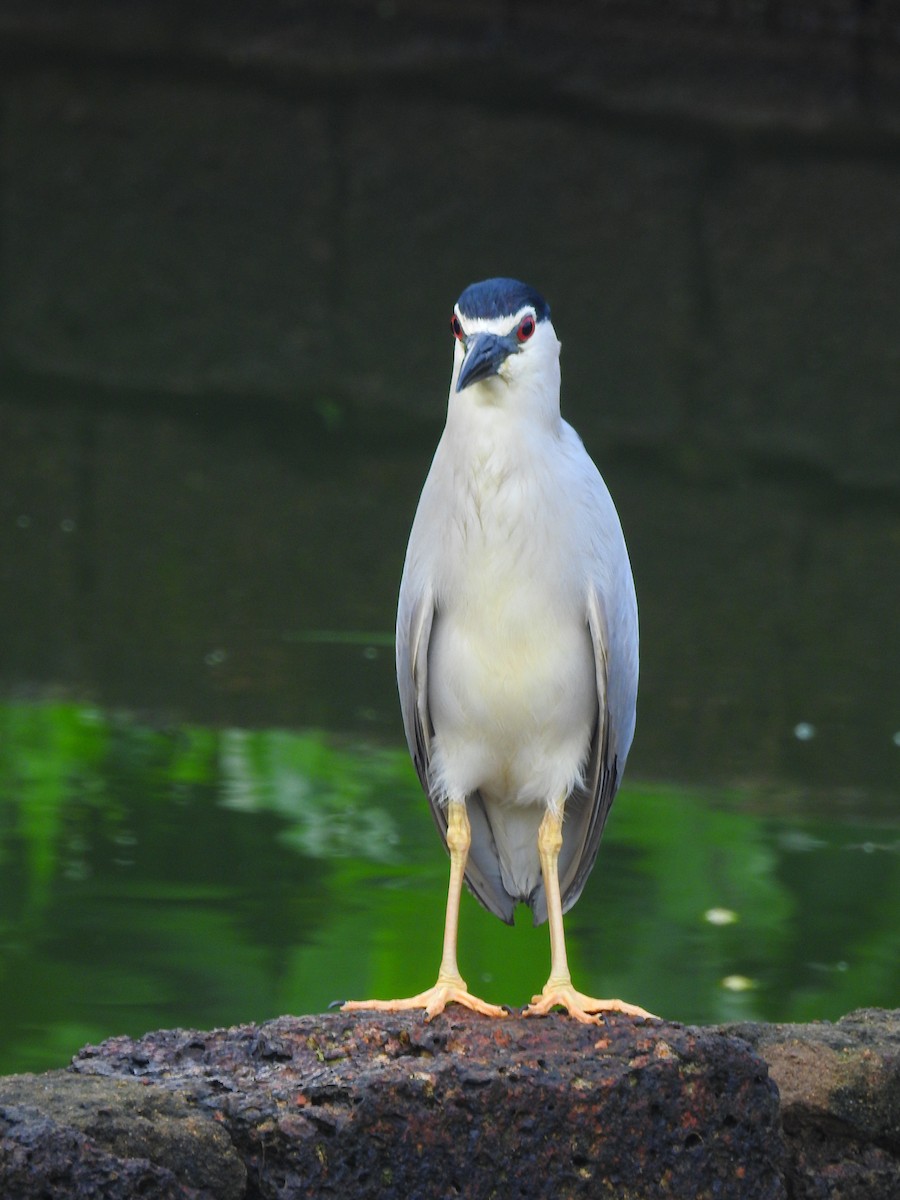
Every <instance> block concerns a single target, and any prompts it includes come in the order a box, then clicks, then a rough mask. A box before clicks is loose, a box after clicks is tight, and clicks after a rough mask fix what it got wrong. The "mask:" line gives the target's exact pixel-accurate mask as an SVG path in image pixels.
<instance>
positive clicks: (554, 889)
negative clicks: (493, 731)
mask: <svg viewBox="0 0 900 1200" xmlns="http://www.w3.org/2000/svg"><path fill="white" fill-rule="evenodd" d="M561 848H562V807H560V809H559V811H554V810H553V809H549V808H548V809H547V812H546V813H545V815H544V819H543V821H541V827H540V829H539V830H538V853H539V854H540V856H541V873H542V875H543V877H544V891H545V892H546V895H547V922H548V924H549V926H550V978H549V979H548V980H547V982H546V983H545V984H544V988H543V991H542V992H541V994H540V995H539V996H533V997H532V1000H531V1003H530V1004H529V1005H528V1007H527V1008H526V1009H525V1016H526V1017H542V1016H546V1014H547V1013H549V1012H550V1010H551V1009H552V1008H555V1007H557V1006H562V1007H563V1008H565V1009H568V1011H569V1014H570V1015H571V1016H573V1017H574V1018H575V1020H576V1021H583V1022H585V1023H586V1024H592V1025H599V1024H600V1018H599V1017H598V1016H597V1015H596V1014H597V1013H602V1012H620V1013H625V1014H627V1015H628V1016H630V1017H652V1015H653V1014H652V1013H648V1012H647V1011H646V1010H645V1009H643V1008H638V1007H637V1005H635V1004H625V1002H624V1001H622V1000H595V999H594V998H593V997H592V996H585V995H584V993H583V992H579V991H576V990H575V988H574V987H573V986H572V977H571V975H570V974H569V960H568V957H567V955H566V935H565V931H564V929H563V914H562V900H561V898H560V894H559V870H558V864H559V852H560V849H561Z"/></svg>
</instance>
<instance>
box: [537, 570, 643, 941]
mask: <svg viewBox="0 0 900 1200" xmlns="http://www.w3.org/2000/svg"><path fill="white" fill-rule="evenodd" d="M625 564H626V568H627V573H626V574H625V575H624V576H622V578H621V579H620V581H619V583H620V592H619V594H620V604H619V607H618V609H617V610H616V611H614V612H613V613H611V614H610V613H608V612H607V611H606V609H605V607H604V604H603V599H602V591H601V590H600V589H599V588H598V587H596V586H595V587H592V588H591V590H590V592H589V595H588V628H589V630H590V634H591V644H592V645H593V648H594V665H595V671H596V678H597V720H596V723H595V725H594V730H593V733H592V735H591V744H590V750H589V754H588V761H587V765H586V767H585V772H584V784H583V786H580V787H577V788H576V789H575V790H574V791H573V792H572V795H571V796H570V797H569V798H568V800H567V801H566V807H565V814H564V819H563V845H562V849H561V851H560V856H559V886H560V892H561V895H562V907H563V912H568V910H569V909H570V908H571V907H572V905H573V904H574V903H575V902H576V901H577V899H578V897H579V896H580V895H581V892H582V890H583V888H584V885H585V883H586V882H587V878H588V876H589V875H590V873H591V870H592V868H593V866H594V862H595V860H596V858H597V851H598V850H599V848H600V838H601V837H602V835H603V828H604V826H605V824H606V818H607V817H608V816H609V810H610V808H611V807H612V802H613V800H614V799H615V795H616V791H617V789H618V787H619V783H620V782H621V779H622V772H623V770H624V768H625V759H626V758H627V756H628V750H629V748H630V746H631V739H632V737H633V735H634V719H635V703H636V699H637V674H638V628H637V606H636V602H635V599H634V585H633V583H632V580H631V568H630V566H628V565H627V555H626V557H625ZM532 909H533V912H534V922H535V924H536V925H539V924H540V923H541V922H542V921H545V920H546V919H547V898H546V895H545V893H544V889H543V887H541V888H539V889H538V891H537V894H536V895H535V897H534V901H533V903H532Z"/></svg>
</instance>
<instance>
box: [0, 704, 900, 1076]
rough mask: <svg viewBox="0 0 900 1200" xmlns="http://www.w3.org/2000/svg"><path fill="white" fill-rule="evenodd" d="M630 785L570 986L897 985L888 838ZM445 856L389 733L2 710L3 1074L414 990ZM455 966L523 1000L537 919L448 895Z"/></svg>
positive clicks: (720, 1008) (746, 996)
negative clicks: (348, 736)
mask: <svg viewBox="0 0 900 1200" xmlns="http://www.w3.org/2000/svg"><path fill="white" fill-rule="evenodd" d="M756 799H757V798H756V797H754V796H753V795H750V794H741V793H730V794H728V795H723V794H714V795H700V794H698V793H696V792H690V791H687V790H684V789H680V788H676V787H668V786H656V785H654V786H652V787H651V786H646V785H642V784H640V782H637V783H635V782H632V783H630V784H627V785H626V787H625V788H624V789H623V791H622V793H621V795H620V797H619V799H618V800H617V802H616V805H615V808H614V810H613V814H612V817H611V820H610V823H609V826H608V831H607V834H606V836H605V839H604V843H603V846H602V847H601V852H600V857H599V859H598V862H597V866H596V868H595V871H594V874H593V876H592V878H591V880H590V882H589V884H588V887H587V889H586V891H585V893H584V896H583V897H582V899H581V901H580V902H579V904H578V905H577V906H576V908H575V909H574V910H573V911H572V912H571V914H570V915H569V917H568V918H567V920H568V925H569V930H570V934H571V952H572V966H573V971H574V972H575V974H576V982H577V983H578V984H579V985H580V986H582V987H583V988H584V989H585V990H586V991H589V992H594V993H595V994H605V995H619V996H622V997H623V998H624V999H628V1000H632V1001H634V1002H636V1003H640V1004H642V1005H644V1006H646V1007H648V1008H650V1009H651V1010H653V1011H655V1012H659V1013H661V1014H663V1015H665V1016H667V1017H671V1018H675V1019H679V1020H683V1021H696V1022H703V1021H719V1020H728V1019H742V1018H754V1017H760V1018H765V1019H778V1020H801V1019H808V1018H811V1017H835V1016H838V1015H840V1014H841V1013H843V1012H845V1011H848V1010H850V1009H852V1008H854V1007H857V1006H860V1005H867V1004H881V1005H891V1004H895V1003H896V1002H897V997H898V994H900V967H898V963H900V932H898V929H897V923H896V920H895V919H894V917H893V914H895V913H896V912H897V911H900V830H897V829H896V828H894V829H891V828H884V827H880V826H876V825H873V824H867V823H866V822H864V821H862V820H859V821H856V822H855V823H852V824H850V823H847V822H842V821H837V820H830V821H827V820H822V821H811V820H809V819H804V818H800V817H796V816H794V815H792V813H791V811H790V804H789V803H788V802H787V801H785V803H784V805H783V806H782V811H779V810H778V808H777V806H776V809H775V815H773V808H772V805H771V804H769V805H767V806H766V807H765V808H764V809H761V810H760V811H757V809H759V806H758V805H757V804H756ZM445 888H446V859H445V856H444V853H443V851H442V849H441V847H440V842H439V839H438V837H437V834H436V832H435V830H434V827H433V825H432V822H431V817H430V814H429V812H428V807H427V804H426V803H425V801H424V798H423V797H422V795H421V792H420V790H419V786H418V782H417V780H416V778H415V775H414V773H413V770H412V767H411V765H410V763H409V760H408V757H407V754H406V750H405V748H403V747H399V746H394V747H389V748H385V747H383V746H381V747H379V746H372V745H365V744H359V743H355V742H348V741H341V740H338V739H336V738H334V737H330V736H326V735H324V734H321V733H319V732H317V731H310V732H303V733H297V732H287V731H283V730H263V731H248V730H239V729H210V728H199V727H194V726H177V727H153V726H151V725H149V724H147V723H142V722H140V721H138V720H136V719H134V718H132V717H129V716H124V715H117V714H112V713H108V712H103V711H100V710H96V709H93V708H90V707H87V706H79V705H73V704H31V703H8V704H5V705H3V706H0V1071H2V1072H9V1071H15V1070H27V1069H41V1068H44V1067H51V1066H59V1065H62V1064H64V1063H65V1062H66V1060H67V1058H68V1057H69V1056H70V1055H71V1054H72V1053H73V1052H74V1051H75V1050H77V1049H78V1047H79V1046H80V1045H82V1044H83V1043H84V1042H87V1041H97V1040H100V1039H102V1038H104V1037H107V1036H110V1035H112V1034H116V1033H131V1034H138V1033H141V1032H144V1031H145V1030H148V1029H153V1028H159V1027H162V1026H175V1025H182V1026H196V1027H200V1028H209V1027H212V1026H216V1025H230V1024H235V1023H237V1022H241V1021H258V1020H263V1019H265V1018H267V1017H271V1016H275V1015H277V1014H280V1013H283V1012H295V1013H301V1012H313V1011H319V1010H322V1009H324V1008H325V1006H326V1005H327V1004H328V1003H329V1002H330V1001H332V1000H335V999H341V998H344V997H351V996H353V997H362V996H370V995H381V996H388V995H392V994H396V995H405V994H409V993H410V992H412V991H415V990H419V989H420V988H421V987H423V986H426V985H427V984H428V983H429V982H431V979H432V976H433V975H434V972H435V969H436V965H437V961H438V956H439V948H440V934H441V927H442V920H443V908H444V897H445ZM460 959H461V966H462V969H463V972H464V974H465V975H466V977H467V978H468V980H469V982H470V984H472V985H473V987H475V988H476V990H477V991H478V992H479V993H480V994H482V995H484V996H485V998H487V999H490V1000H494V1001H496V1002H500V1003H506V1004H510V1005H513V1006H521V1005H523V1004H524V1003H526V1002H527V1001H528V999H529V998H530V996H531V994H532V992H534V991H536V990H538V989H539V988H540V986H541V985H542V984H543V982H544V978H545V976H546V973H547V964H548V951H547V934H546V929H545V928H540V929H534V928H533V927H532V926H531V924H530V921H529V914H528V912H527V910H525V909H523V910H521V916H520V919H519V921H518V923H517V925H516V926H515V927H514V928H513V929H510V928H508V927H506V926H504V925H503V924H501V923H500V922H499V921H497V920H496V919H495V918H492V917H490V916H489V915H488V914H487V913H485V912H483V911H482V910H481V909H480V908H479V907H478V905H477V904H476V903H475V902H474V900H472V899H471V898H467V899H466V902H465V903H464V907H463V912H462V925H461V942H460Z"/></svg>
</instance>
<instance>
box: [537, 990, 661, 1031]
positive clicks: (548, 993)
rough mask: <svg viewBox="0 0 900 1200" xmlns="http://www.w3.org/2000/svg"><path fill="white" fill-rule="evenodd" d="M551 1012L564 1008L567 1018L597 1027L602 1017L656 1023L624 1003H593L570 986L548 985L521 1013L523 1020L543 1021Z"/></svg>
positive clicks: (646, 1014) (617, 1001)
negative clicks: (620, 1016) (621, 1016)
mask: <svg viewBox="0 0 900 1200" xmlns="http://www.w3.org/2000/svg"><path fill="white" fill-rule="evenodd" d="M554 1008H564V1009H565V1010H566V1011H567V1012H568V1014H569V1016H570V1017H573V1018H574V1019H575V1020H576V1021H581V1022H582V1023H583V1024H585V1025H601V1024H602V1023H603V1022H602V1014H603V1013H608V1012H617V1013H623V1014H624V1015H625V1016H627V1017H642V1018H645V1019H649V1020H658V1018H657V1017H654V1015H653V1013H650V1012H647V1010H646V1009H645V1008H639V1007H638V1005H636V1004H626V1003H625V1001H624V1000H596V999H594V997H593V996H586V995H585V994H584V993H583V992H579V991H577V990H576V989H575V988H574V987H573V986H572V984H571V983H565V982H562V983H548V984H547V985H546V986H545V987H544V989H543V991H542V992H541V994H540V995H539V996H532V998H531V1003H530V1004H529V1005H528V1006H527V1008H526V1009H525V1010H524V1012H523V1014H522V1015H523V1016H525V1017H545V1016H547V1014H548V1013H549V1012H550V1011H551V1010H552V1009H554Z"/></svg>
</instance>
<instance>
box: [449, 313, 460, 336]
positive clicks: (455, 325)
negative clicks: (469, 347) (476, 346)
mask: <svg viewBox="0 0 900 1200" xmlns="http://www.w3.org/2000/svg"><path fill="white" fill-rule="evenodd" d="M450 328H451V330H452V331H453V336H454V337H455V338H458V339H459V341H462V340H463V327H462V324H461V323H460V319H459V317H458V316H457V315H456V313H454V314H453V316H452V317H451V318H450Z"/></svg>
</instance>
